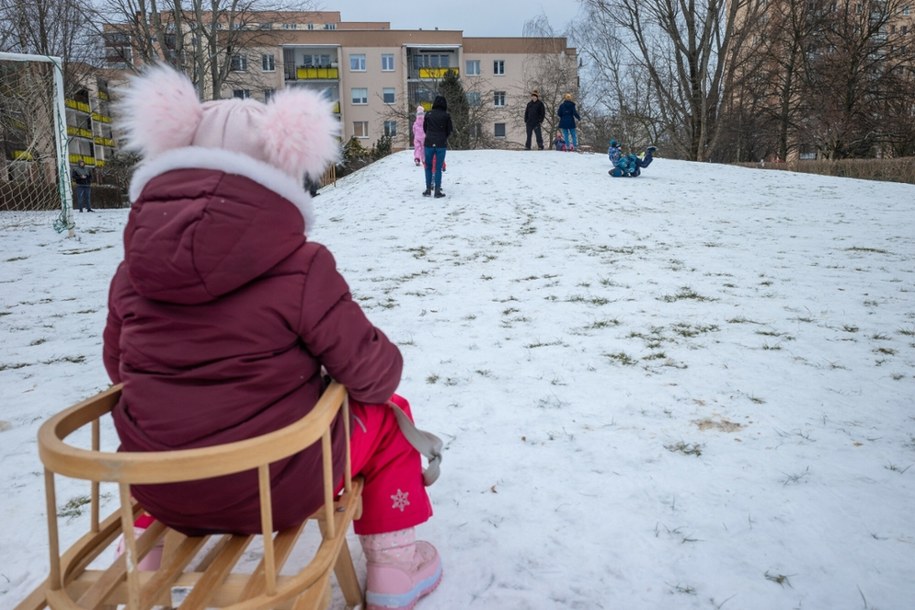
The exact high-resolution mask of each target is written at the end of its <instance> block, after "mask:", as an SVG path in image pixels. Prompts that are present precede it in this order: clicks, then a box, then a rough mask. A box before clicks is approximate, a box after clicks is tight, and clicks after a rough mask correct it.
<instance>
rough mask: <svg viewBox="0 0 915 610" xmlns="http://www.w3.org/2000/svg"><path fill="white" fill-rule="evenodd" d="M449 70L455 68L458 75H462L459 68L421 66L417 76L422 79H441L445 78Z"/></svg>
mask: <svg viewBox="0 0 915 610" xmlns="http://www.w3.org/2000/svg"><path fill="white" fill-rule="evenodd" d="M449 70H453V71H454V72H455V74H457V75H458V76H460V75H461V74H460V71H459V70H458V69H457V68H420V69H419V70H418V71H417V77H418V78H421V79H433V80H441V79H443V78H445V74H446V73H447V72H448V71H449Z"/></svg>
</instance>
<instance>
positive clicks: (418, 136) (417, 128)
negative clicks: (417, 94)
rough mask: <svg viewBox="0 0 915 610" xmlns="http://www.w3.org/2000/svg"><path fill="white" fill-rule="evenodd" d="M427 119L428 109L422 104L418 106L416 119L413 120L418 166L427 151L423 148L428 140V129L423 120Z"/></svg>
mask: <svg viewBox="0 0 915 610" xmlns="http://www.w3.org/2000/svg"><path fill="white" fill-rule="evenodd" d="M425 119H426V109H425V108H423V107H422V106H417V107H416V120H415V121H413V161H414V162H415V163H416V165H417V166H419V165H421V164H422V162H423V157H424V155H425V153H424V152H423V149H424V147H425V141H426V130H425V127H423V121H425Z"/></svg>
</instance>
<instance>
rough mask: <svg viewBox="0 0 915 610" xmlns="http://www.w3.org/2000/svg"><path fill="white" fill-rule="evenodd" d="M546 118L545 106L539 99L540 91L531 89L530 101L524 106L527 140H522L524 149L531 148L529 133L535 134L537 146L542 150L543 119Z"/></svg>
mask: <svg viewBox="0 0 915 610" xmlns="http://www.w3.org/2000/svg"><path fill="white" fill-rule="evenodd" d="M545 118H546V106H544V105H543V102H541V101H540V93H539V92H538V91H537V90H536V89H534V90H533V91H531V101H529V102H528V103H527V106H526V107H525V108H524V127H525V129H526V130H527V140H525V142H524V149H525V150H530V149H531V135H532V134H533V135H536V136H537V148H539V149H540V150H543V129H542V128H541V125H542V124H543V119H545Z"/></svg>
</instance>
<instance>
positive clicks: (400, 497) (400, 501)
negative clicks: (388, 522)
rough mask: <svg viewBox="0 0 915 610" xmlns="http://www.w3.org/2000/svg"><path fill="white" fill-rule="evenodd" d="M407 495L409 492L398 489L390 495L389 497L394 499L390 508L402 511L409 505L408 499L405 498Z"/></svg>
mask: <svg viewBox="0 0 915 610" xmlns="http://www.w3.org/2000/svg"><path fill="white" fill-rule="evenodd" d="M409 496H410V492H403V491H401V490H399V489H398V490H397V493H396V494H394V495H393V496H391V499H392V500H394V505H393V506H392V507H391V508H399V509H400V512H403V510H404V509H405V508H406V507H408V506H410V500H408V499H407V498H408V497H409Z"/></svg>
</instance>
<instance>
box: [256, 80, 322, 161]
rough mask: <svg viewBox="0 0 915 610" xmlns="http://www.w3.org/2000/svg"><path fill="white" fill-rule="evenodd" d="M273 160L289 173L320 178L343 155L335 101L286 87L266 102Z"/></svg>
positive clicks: (267, 133)
mask: <svg viewBox="0 0 915 610" xmlns="http://www.w3.org/2000/svg"><path fill="white" fill-rule="evenodd" d="M262 129H263V134H262V135H263V138H264V145H265V148H266V149H265V151H264V152H265V153H266V155H267V158H268V159H269V161H270V163H271V164H272V165H274V166H276V167H277V168H279V169H281V170H282V171H284V172H286V173H287V174H289V175H290V176H294V177H298V178H301V177H302V176H304V175H305V174H308V175H309V176H311V177H312V178H319V177H320V176H321V175H322V174H323V173H324V170H325V169H327V166H328V165H330V164H331V163H334V162H336V161H337V160H338V159H339V158H340V143H339V141H338V139H337V136H338V134H339V133H340V122H339V121H338V120H337V118H336V117H335V116H334V113H333V104H332V102H330V101H328V100H326V99H325V98H324V97H323V96H322V95H321V94H319V93H317V92H315V91H308V90H306V89H284V90H282V91H279V92H277V94H276V95H274V96H273V99H272V100H270V102H268V103H267V110H266V112H265V113H264V119H263V123H262Z"/></svg>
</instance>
